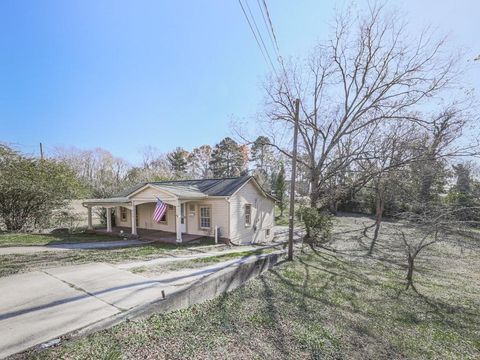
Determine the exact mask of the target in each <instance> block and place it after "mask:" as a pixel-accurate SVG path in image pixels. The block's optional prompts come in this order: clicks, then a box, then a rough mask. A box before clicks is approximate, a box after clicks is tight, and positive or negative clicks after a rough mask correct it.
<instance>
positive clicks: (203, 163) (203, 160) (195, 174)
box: [188, 145, 213, 179]
mask: <svg viewBox="0 0 480 360" xmlns="http://www.w3.org/2000/svg"><path fill="white" fill-rule="evenodd" d="M212 151H213V149H212V147H211V146H210V145H202V146H200V147H198V148H195V149H193V150H192V151H191V152H190V154H189V155H188V172H189V175H190V176H191V177H192V178H194V179H206V178H208V177H211V176H212V171H211V170H210V161H211V160H212Z"/></svg>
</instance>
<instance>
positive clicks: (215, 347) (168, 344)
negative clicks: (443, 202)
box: [30, 217, 480, 359]
mask: <svg viewBox="0 0 480 360" xmlns="http://www.w3.org/2000/svg"><path fill="white" fill-rule="evenodd" d="M369 224H371V220H370V219H367V218H359V217H348V218H346V217H344V218H338V219H337V221H336V228H335V231H334V232H335V239H334V240H335V241H334V242H332V243H331V244H328V246H329V248H330V250H326V249H321V250H318V251H316V252H314V251H312V250H310V249H309V248H304V249H303V251H302V252H300V251H297V253H296V259H295V261H294V262H285V263H283V264H280V265H278V266H277V267H275V268H274V269H272V270H271V271H269V272H268V273H266V274H265V275H263V276H261V277H258V278H256V279H254V280H252V281H250V282H248V283H247V284H246V285H245V286H243V287H241V288H238V289H237V290H235V291H233V292H231V293H228V294H224V295H223V296H221V297H219V298H217V299H215V300H212V301H208V302H205V303H203V304H199V305H196V306H193V307H191V308H189V309H185V310H181V311H176V312H173V313H169V314H157V315H154V316H151V317H150V318H148V319H146V320H138V321H130V322H126V323H123V324H120V325H117V326H115V327H113V328H111V329H108V330H104V331H100V332H98V333H95V334H92V335H90V336H88V337H86V338H83V339H79V340H75V341H70V342H68V341H67V342H65V343H64V344H63V345H62V346H60V347H58V348H53V349H50V350H48V351H46V352H43V353H39V354H30V355H31V356H32V357H37V358H40V359H84V358H91V359H147V358H150V359H153V358H155V359H189V358H190V359H204V358H209V359H265V358H267V359H405V358H415V359H475V358H476V359H478V358H480V326H479V324H480V271H479V269H480V252H479V245H480V244H479V243H478V242H471V243H469V244H468V246H464V247H461V248H459V247H456V246H450V245H435V246H434V247H431V248H429V249H427V250H426V252H425V253H423V254H421V255H420V259H418V269H417V270H418V271H417V273H416V287H417V289H418V293H416V292H414V291H412V290H409V291H405V290H404V277H405V268H404V260H405V259H404V256H403V255H402V253H401V251H400V248H399V247H398V244H397V243H396V241H395V240H394V237H393V236H391V235H390V234H389V233H388V231H384V235H383V236H382V237H381V238H380V242H379V247H378V251H377V252H376V253H375V255H374V257H371V258H368V257H366V256H365V255H364V254H365V252H366V249H367V246H368V236H370V235H371V230H369V231H367V232H366V233H365V234H366V235H367V237H364V236H363V235H362V231H361V230H362V229H363V228H364V226H366V225H369ZM388 227H389V224H387V223H386V224H385V226H384V228H385V229H388ZM387 250H388V251H387Z"/></svg>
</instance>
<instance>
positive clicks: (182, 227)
mask: <svg viewBox="0 0 480 360" xmlns="http://www.w3.org/2000/svg"><path fill="white" fill-rule="evenodd" d="M205 198H206V195H205V194H203V193H200V192H198V191H196V190H194V189H190V188H188V189H183V188H178V187H174V186H163V187H159V186H156V185H151V184H146V185H144V186H141V187H139V188H138V189H136V190H134V191H133V192H130V193H129V194H128V195H127V196H120V197H113V198H106V199H89V200H86V201H84V202H83V206H85V207H86V208H87V211H88V228H89V229H90V230H93V227H92V209H93V208H94V207H97V208H98V207H100V208H104V209H105V215H106V229H101V230H97V231H99V232H101V233H102V234H105V233H109V234H110V233H111V234H115V235H119V234H120V231H123V234H125V235H126V236H128V237H140V238H141V239H146V240H155V241H157V240H158V241H162V242H176V243H182V242H189V241H192V240H195V239H198V238H200V237H203V236H205V235H208V234H206V233H207V232H205V233H204V234H201V235H191V234H189V233H190V231H188V229H187V222H188V216H187V210H186V209H187V206H188V204H190V203H192V202H196V201H201V200H203V199H205ZM158 200H161V201H162V202H163V203H165V204H167V205H168V208H167V210H166V212H165V214H164V217H163V218H162V220H160V221H155V220H154V219H153V214H154V211H155V204H156V203H157V201H158ZM114 214H115V219H113V220H114V221H112V217H113V215H114ZM191 219H192V220H196V219H195V218H194V217H191ZM192 225H193V224H192ZM187 231H188V233H187ZM116 232H117V233H116ZM192 232H193V233H197V232H196V231H192ZM172 239H173V241H172Z"/></svg>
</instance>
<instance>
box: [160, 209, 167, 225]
mask: <svg viewBox="0 0 480 360" xmlns="http://www.w3.org/2000/svg"><path fill="white" fill-rule="evenodd" d="M167 213H168V211H165V213H164V214H163V216H162V218H161V219H160V221H159V222H160V223H164V224H166V223H167Z"/></svg>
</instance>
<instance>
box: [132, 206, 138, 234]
mask: <svg viewBox="0 0 480 360" xmlns="http://www.w3.org/2000/svg"><path fill="white" fill-rule="evenodd" d="M132 235H137V207H136V206H135V203H134V202H133V201H132Z"/></svg>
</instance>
